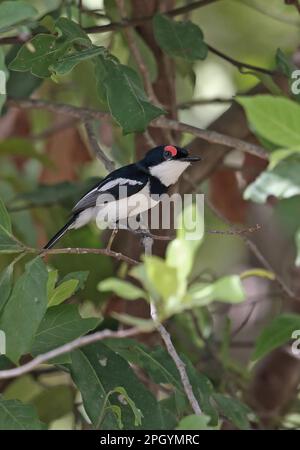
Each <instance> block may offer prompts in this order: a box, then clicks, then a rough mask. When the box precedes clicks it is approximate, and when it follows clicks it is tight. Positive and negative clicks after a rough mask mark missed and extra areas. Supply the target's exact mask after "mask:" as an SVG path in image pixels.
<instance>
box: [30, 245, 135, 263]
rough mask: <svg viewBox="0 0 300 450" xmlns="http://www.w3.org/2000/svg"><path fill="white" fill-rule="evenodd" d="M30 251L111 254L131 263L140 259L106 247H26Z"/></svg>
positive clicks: (53, 253)
mask: <svg viewBox="0 0 300 450" xmlns="http://www.w3.org/2000/svg"><path fill="white" fill-rule="evenodd" d="M25 251H26V252H28V253H39V254H40V256H42V257H43V256H46V255H63V254H74V255H87V254H93V255H105V256H110V257H112V258H114V259H117V260H118V261H124V262H126V263H128V264H131V265H136V264H139V262H138V261H136V260H135V259H132V258H130V257H129V256H126V255H123V254H122V253H119V252H114V251H113V250H109V249H106V248H84V247H77V248H73V247H67V248H51V249H35V248H28V249H25Z"/></svg>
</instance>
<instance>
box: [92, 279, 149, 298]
mask: <svg viewBox="0 0 300 450" xmlns="http://www.w3.org/2000/svg"><path fill="white" fill-rule="evenodd" d="M98 290H99V291H100V292H107V291H111V292H113V293H114V294H116V295H118V296H119V297H121V298H125V299H126V300H137V299H138V298H146V293H145V291H143V290H142V289H140V288H138V287H136V286H134V285H133V284H131V283H129V282H128V281H124V280H120V279H118V278H106V279H105V280H103V281H100V283H99V284H98Z"/></svg>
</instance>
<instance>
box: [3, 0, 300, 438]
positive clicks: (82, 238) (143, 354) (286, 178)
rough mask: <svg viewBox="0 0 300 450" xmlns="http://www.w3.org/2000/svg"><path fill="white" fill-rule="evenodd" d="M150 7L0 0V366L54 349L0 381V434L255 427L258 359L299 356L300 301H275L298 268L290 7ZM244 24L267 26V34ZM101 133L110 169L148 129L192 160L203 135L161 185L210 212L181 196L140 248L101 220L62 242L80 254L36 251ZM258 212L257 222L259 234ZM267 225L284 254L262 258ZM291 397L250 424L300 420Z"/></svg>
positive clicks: (267, 246)
mask: <svg viewBox="0 0 300 450" xmlns="http://www.w3.org/2000/svg"><path fill="white" fill-rule="evenodd" d="M154 3H155V5H154ZM158 3H159V2H153V16H151V17H150V16H149V17H148V16H147V14H146V13H145V12H144V11H143V10H142V9H140V8H141V7H140V6H139V5H138V2H134V3H132V2H131V1H129V0H128V1H126V2H124V4H125V12H126V14H124V11H121V10H120V9H119V7H120V4H118V2H116V1H115V0H108V1H106V0H105V1H104V2H103V7H102V9H101V10H98V9H96V8H98V7H99V5H98V4H97V5H96V2H93V0H92V1H89V2H87V1H84V0H83V1H82V2H78V1H74V0H71V1H68V2H45V1H43V0H35V1H34V2H30V1H26V2H25V1H23V0H15V1H2V2H0V112H1V117H0V138H1V142H0V158H1V164H0V257H1V259H0V373H1V371H2V370H7V369H11V368H13V367H15V368H18V366H23V365H24V364H25V363H26V362H28V361H30V360H31V359H32V358H36V357H38V356H40V355H43V354H45V353H47V352H52V353H51V354H50V356H49V357H50V359H48V360H47V365H43V366H38V367H35V368H34V370H33V371H29V372H28V373H25V374H22V375H21V376H20V377H19V378H12V379H9V380H4V381H5V382H4V383H2V380H1V379H0V429H1V430H5V429H12V430H18V429H26V430H31V429H35V430H39V429H56V428H68V429H70V428H73V429H86V428H90V429H97V430H137V429H142V430H219V429H223V428H234V429H240V430H245V429H254V428H256V427H258V428H262V427H264V426H265V423H266V420H265V417H263V418H262V417H260V408H259V400H260V399H257V398H253V399H252V398H249V394H250V396H251V395H253V396H254V395H255V393H253V392H254V391H255V389H252V387H251V386H252V385H253V384H255V382H257V372H256V369H257V366H256V365H255V363H256V362H257V361H259V360H260V359H262V358H265V357H266V356H268V357H269V358H270V359H271V358H272V357H273V355H275V356H276V355H277V353H278V354H279V353H280V352H274V353H272V352H273V351H274V350H276V349H278V348H280V347H282V346H285V347H287V346H290V345H291V351H290V352H289V353H290V354H291V353H293V352H298V351H299V349H298V344H299V342H298V341H299V336H300V319H299V314H298V313H297V312H295V309H293V308H294V307H293V305H292V303H293V302H286V297H287V296H291V297H293V300H295V299H297V300H298V295H297V293H293V292H292V293H291V290H292V289H293V287H290V286H293V285H296V283H295V273H296V274H297V270H298V268H299V266H300V220H299V217H300V216H299V212H300V211H299V198H300V197H299V196H300V183H299V169H300V133H299V123H300V105H299V98H300V97H299V95H300V94H299V92H298V91H300V83H299V80H298V78H299V73H298V78H297V73H296V71H297V67H296V61H297V54H296V53H295V52H296V45H297V38H298V35H297V29H298V26H299V21H300V19H299V15H298V12H297V10H296V8H295V5H287V4H284V3H288V2H282V1H281V0H272V1H270V2H268V5H266V3H267V2H263V1H262V0H246V1H244V2H210V3H212V4H210V5H208V6H203V5H200V3H199V2H196V4H195V5H193V2H182V1H179V0H178V1H175V2H174V5H173V7H174V8H178V7H183V8H184V12H183V13H180V14H179V13H178V11H176V9H175V11H173V12H171V13H170V12H168V11H163V9H164V8H158ZM204 3H206V2H204ZM290 3H292V2H290ZM293 10H294V11H293ZM132 21H133V22H132ZM257 29H261V30H266V33H265V36H264V45H261V39H262V38H261V35H260V33H257ZM103 31H104V32H103ZM237 69H238V70H237ZM295 86H296V87H297V86H298V88H299V89H298V91H297V89H295ZM253 87H256V89H255V91H253V90H252V88H253ZM253 92H255V93H253ZM231 97H235V98H234V101H232V99H231ZM225 101H226V103H225ZM228 101H229V102H231V103H232V108H231V109H230V111H229V113H228V115H227V112H226V109H227V103H228ZM14 102H15V105H16V106H19V107H20V108H14V109H12V108H11V106H13V105H14ZM203 102H204V103H205V105H203ZM210 102H212V103H213V104H209V103H210ZM33 106H34V108H33ZM74 107H75V108H77V109H74V110H73V108H74ZM83 108H84V109H83ZM89 108H90V111H91V108H93V109H95V110H97V111H98V112H99V113H100V114H99V115H95V114H94V113H91V112H89ZM183 108H184V110H183ZM29 109H30V111H29ZM57 111H58V112H57ZM223 113H224V115H223ZM95 117H99V119H97V120H96V119H95ZM165 118H166V120H165ZM156 119H161V120H158V121H157V120H156ZM170 119H171V120H170ZM216 119H218V120H217V121H215V120H216ZM87 120H89V121H93V124H92V125H93V127H94V130H95V131H96V132H95V136H90V132H89V131H88V130H86V128H88V127H86V128H85V127H84V125H85V124H86V123H87ZM181 122H184V123H187V124H189V125H193V126H194V127H196V128H198V133H197V134H198V136H199V135H200V136H203V138H205V139H207V141H208V142H209V143H210V144H212V145H213V146H214V147H210V146H208V145H206V144H204V140H202V139H201V140H200V139H199V138H197V139H195V138H194V137H193V129H191V128H190V130H189V133H185V130H186V128H184V127H183V128H182V124H181ZM246 123H247V125H246ZM209 124H211V129H210V130H209V131H208V132H207V130H205V129H206V127H207V125H209ZM96 125H97V128H96ZM165 127H166V128H165ZM167 127H170V128H171V129H170V130H169V129H167ZM172 127H175V128H176V127H177V130H176V131H174V130H172ZM215 129H216V131H218V133H217V134H216V133H214V130H215ZM182 130H183V131H182ZM249 130H250V132H251V133H252V136H251V137H249ZM232 137H235V138H238V141H237V140H233V139H232ZM254 139H256V144H257V145H259V146H260V147H263V149H264V151H265V153H264V154H265V161H264V162H262V161H261V160H258V159H257V158H256V157H255V156H253V155H248V153H249V152H250V153H256V154H257V152H254V151H253V147H250V146H249V142H250V141H251V142H253V140H254ZM95 141H97V142H95ZM98 141H99V145H100V146H101V150H102V151H103V152H104V153H105V154H107V155H108V157H109V158H110V159H111V160H113V162H114V163H115V166H116V167H118V166H120V165H123V164H129V163H131V162H133V161H135V160H136V159H137V158H139V157H140V156H141V155H143V154H144V151H145V149H146V147H149V145H151V146H153V145H154V144H153V145H152V141H154V142H155V145H156V144H157V145H160V144H164V143H165V144H173V145H175V144H176V145H177V144H178V145H180V146H186V147H187V148H189V147H190V148H191V149H192V151H195V152H198V153H200V155H201V154H202V150H203V148H204V153H205V155H204V161H203V165H202V166H200V165H199V166H198V167H199V169H198V168H197V169H194V171H191V172H188V176H187V177H186V180H185V181H184V183H183V184H182V185H180V186H179V187H178V189H179V191H180V192H181V193H182V192H186V191H187V189H189V190H190V191H192V190H193V192H194V191H195V192H200V190H201V192H205V195H206V196H207V198H208V199H209V201H208V203H207V204H208V205H210V204H212V205H213V208H212V211H213V212H214V211H215V210H216V211H215V212H216V214H214V213H212V212H211V211H210V208H209V207H207V208H206V211H205V217H204V212H201V211H198V210H197V207H196V206H197V204H196V203H192V202H191V203H190V204H189V205H185V208H184V209H183V211H182V213H181V214H179V216H178V217H177V225H178V227H177V228H176V232H174V230H169V232H170V236H171V235H172V239H170V241H168V242H166V241H164V242H163V241H162V240H161V241H160V240H156V241H155V244H154V246H153V248H154V251H153V254H151V255H149V254H147V255H144V256H143V255H140V254H142V246H140V247H139V242H138V240H137V239H136V240H134V237H133V235H132V234H130V233H128V232H124V234H122V235H121V236H120V235H118V236H117V238H116V239H115V241H114V242H113V248H112V251H110V250H109V249H106V250H105V248H104V247H105V245H104V244H105V242H107V232H102V231H101V232H99V230H98V229H97V228H96V227H95V226H90V227H88V228H86V229H82V230H76V231H74V232H73V231H72V232H70V233H68V234H67V235H66V236H65V237H64V238H63V240H62V242H63V245H62V247H64V248H72V247H74V248H79V247H82V248H83V249H84V250H83V251H80V250H76V252H75V251H73V252H72V253H71V254H59V252H57V253H56V254H55V252H54V254H48V255H46V254H44V253H41V251H40V247H41V246H42V245H43V243H44V242H45V241H46V239H47V238H49V237H50V236H52V235H53V234H54V233H55V232H57V229H58V228H59V227H61V226H63V225H64V224H65V222H66V220H67V217H68V214H69V213H70V211H71V210H72V207H73V205H74V203H76V202H77V201H78V198H80V197H81V196H82V195H83V194H84V193H85V192H86V191H87V190H88V189H90V188H91V187H93V186H94V185H95V184H96V183H98V182H99V178H100V179H101V178H103V177H105V176H106V175H107V174H106V171H105V169H104V165H103V164H102V162H98V161H95V160H94V159H95V158H94V153H93V152H94V147H95V145H98V144H97V143H98ZM150 142H151V144H150ZM220 144H222V145H220ZM235 145H236V146H237V148H238V149H239V150H237V151H235V152H231V150H232V149H234V147H235ZM251 149H252V150H251ZM254 149H255V148H254ZM241 150H242V151H241ZM260 150H261V149H260ZM229 152H230V154H229V155H228V158H227V154H228V153H229ZM225 156H226V158H225ZM222 162H223V163H224V165H223V166H221V167H220V165H221V163H222ZM203 167H204V169H203ZM257 204H258V205H257ZM191 216H193V217H196V219H197V220H196V223H195V224H193V225H194V226H195V229H194V232H195V234H196V239H190V237H189V233H190V232H191V223H189V222H188V218H189V217H191ZM266 218H267V219H266ZM223 219H224V220H223ZM229 220H232V221H233V222H235V223H234V224H229V227H230V230H229V232H228V230H227V229H224V226H223V225H224V223H223V222H224V221H225V222H228V221H229ZM204 222H205V228H204ZM241 222H244V223H245V224H248V225H243V226H242V225H241ZM256 222H259V223H261V224H262V226H261V230H260V231H261V232H262V233H264V234H262V235H258V238H257V239H256V236H257V235H256V232H257V233H259V232H260V231H257V230H254V231H253V225H254V224H255V223H256ZM249 224H250V225H249ZM237 226H240V227H241V228H243V227H245V230H243V229H241V230H238V229H236V228H237ZM248 226H250V228H249V229H248V228H247V227H248ZM268 227H270V228H268ZM214 228H218V231H217V232H216V231H214V232H213V234H214V235H209V234H208V232H209V229H214ZM227 228H228V227H227ZM271 228H272V230H271V232H270V233H269V230H270V229H271ZM125 233H126V234H125ZM99 234H100V237H99ZM226 234H230V236H227V235H226ZM225 235H226V236H225ZM277 239H278V249H279V248H280V251H281V249H283V248H288V249H289V252H290V249H291V247H292V246H293V252H291V253H292V257H290V259H287V258H288V257H289V255H287V254H286V253H284V255H281V254H280V255H279V256H278V255H277V253H278V249H277ZM245 244H247V245H245ZM279 246H280V247H279ZM88 247H90V248H92V249H93V252H94V254H88V253H89V252H88V250H86V248H88ZM101 250H102V253H101ZM248 250H249V251H252V252H253V253H254V255H255V257H256V259H255V261H254V260H253V259H252V258H250V257H249V254H248ZM64 251H66V250H64ZM282 251H283V250H282ZM66 252H67V251H66ZM124 256H128V257H130V258H132V259H134V260H135V259H136V263H135V264H134V265H133V266H131V265H129V264H128V261H129V260H128V259H127V260H125V261H124ZM139 256H141V257H140V259H139V258H138V257H139ZM109 257H114V258H115V261H113V262H112V261H111V260H110V259H109ZM122 257H123V261H122ZM118 259H121V261H117V260H118ZM117 262H118V264H117ZM133 262H134V261H133ZM281 264H282V266H281ZM287 272H288V273H287ZM278 283H279V284H280V285H281V288H283V290H284V291H285V292H284V293H282V292H281V291H279V289H276V286H277V285H278ZM277 287H278V286H277ZM273 291H274V293H273ZM269 300H270V302H269ZM277 300H279V301H277ZM258 303H259V304H260V305H259V306H257V304H258ZM275 303H276V304H275ZM294 303H295V302H294ZM294 303H293V304H294ZM153 308H155V309H156V310H157V318H155V317H154V316H155V315H154V314H153ZM255 308H257V309H255ZM150 309H151V310H152V316H150V315H149V310H150ZM253 311H255V313H253ZM154 319H155V320H154ZM157 321H158V322H161V323H162V324H163V325H164V326H165V328H166V329H167V330H168V332H169V334H170V338H171V340H172V342H173V344H174V347H175V348H176V350H177V352H178V355H179V358H180V359H181V361H182V364H183V366H184V367H185V369H186V373H187V377H188V379H189V382H190V384H191V387H192V390H193V394H194V395H195V398H196V401H197V402H198V403H199V406H200V408H201V410H202V414H201V415H196V414H195V411H194V410H193V408H192V406H191V404H190V402H189V400H188V396H187V392H186V390H185V388H184V386H183V384H182V379H181V377H180V374H179V371H178V366H177V365H176V364H175V363H174V360H173V358H172V355H171V354H170V349H168V350H167V349H166V348H165V347H164V345H163V344H162V341H161V336H160V335H159V332H158V331H157V326H158V324H157ZM128 327H134V328H135V329H136V330H135V331H138V332H139V333H140V334H142V335H143V336H142V338H141V339H140V338H137V337H133V338H130V339H128V338H119V337H114V338H110V337H107V338H105V339H104V340H101V342H100V341H97V342H93V343H91V344H89V345H85V346H80V347H78V348H75V349H74V348H73V349H72V348H71V349H70V347H67V351H66V352H65V353H63V354H60V355H58V356H57V355H55V349H57V348H59V347H61V346H64V345H66V344H69V343H70V342H72V341H74V340H76V339H79V338H81V337H84V336H88V335H90V334H92V333H95V332H99V333H100V334H101V332H103V330H109V331H110V332H111V333H113V332H115V331H117V330H118V331H122V332H123V331H124V330H127V328H128ZM257 330H259V332H258V334H257ZM3 335H5V342H4V340H3ZM249 343H250V349H249V348H248V344H249ZM4 345H5V349H4V350H5V354H1V352H3V346H4ZM239 346H240V347H239ZM236 348H237V349H238V351H236ZM53 351H54V353H53ZM3 353H4V352H3ZM286 353H288V352H286ZM297 354H298V353H297ZM265 361H266V365H268V359H266V360H265ZM291 365H292V364H291ZM270 367H271V366H270ZM272 367H273V366H272ZM276 367H281V363H279V364H277V365H276ZM17 370H18V369H17ZM294 375H295V373H293V374H292V375H291V378H292V377H294V378H295V379H296V377H295V376H294ZM280 376H282V374H281V373H280V374H279V378H280ZM277 377H278V374H277ZM294 378H293V379H294ZM274 379H276V376H275V375H274ZM6 381H7V383H6ZM281 384H282V385H284V386H285V385H289V383H287V382H286V383H285V382H281ZM269 388H270V386H264V390H266V391H267V390H268V389H269ZM257 391H258V392H261V390H259V389H258V390H257ZM293 395H294V392H293ZM290 400H291V398H290V397H289V398H288V401H284V402H283V403H284V405H283V407H282V405H280V406H279V407H277V405H276V408H274V411H275V413H276V417H273V415H272V414H275V413H274V411H271V412H270V414H269V415H270V417H271V419H270V423H268V424H267V425H269V424H270V426H271V427H274V428H283V427H285V426H286V423H288V420H287V419H288V418H290V417H295V416H296V418H297V420H298V421H299V411H298V409H299V401H298V403H297V402H296V401H295V402H291V401H290ZM248 404H251V405H254V406H255V409H256V407H257V410H258V414H257V415H256V413H255V411H252V409H251V408H250V407H249V406H248ZM257 405H258V406H257ZM287 405H290V406H287ZM297 408H298V409H297ZM268 413H269V411H268ZM285 413H287V414H288V418H286V419H285V418H284V416H283V415H284V414H285ZM272 420H273V421H272Z"/></svg>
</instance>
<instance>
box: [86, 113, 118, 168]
mask: <svg viewBox="0 0 300 450" xmlns="http://www.w3.org/2000/svg"><path fill="white" fill-rule="evenodd" d="M84 125H85V129H86V133H87V135H88V138H89V142H90V144H91V148H92V150H93V152H94V154H95V156H96V158H98V159H99V161H101V162H102V164H103V165H104V167H105V169H106V170H107V171H108V172H112V171H113V170H114V169H115V163H114V162H113V161H112V160H111V159H109V158H108V156H106V154H105V153H104V151H103V150H102V149H101V147H100V145H99V142H98V139H97V136H96V134H95V132H94V127H93V122H92V121H90V120H86V121H85V122H84Z"/></svg>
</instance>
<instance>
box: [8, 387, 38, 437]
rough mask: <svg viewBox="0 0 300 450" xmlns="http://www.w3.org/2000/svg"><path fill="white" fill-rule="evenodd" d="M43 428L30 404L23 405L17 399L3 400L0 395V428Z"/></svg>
mask: <svg viewBox="0 0 300 450" xmlns="http://www.w3.org/2000/svg"><path fill="white" fill-rule="evenodd" d="M44 428H45V427H44V425H43V424H42V423H41V422H40V421H39V419H38V416H37V413H36V411H35V410H34V408H33V407H32V406H31V405H24V404H22V403H21V402H19V401H18V400H4V398H3V397H2V396H1V395H0V430H41V429H44Z"/></svg>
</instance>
